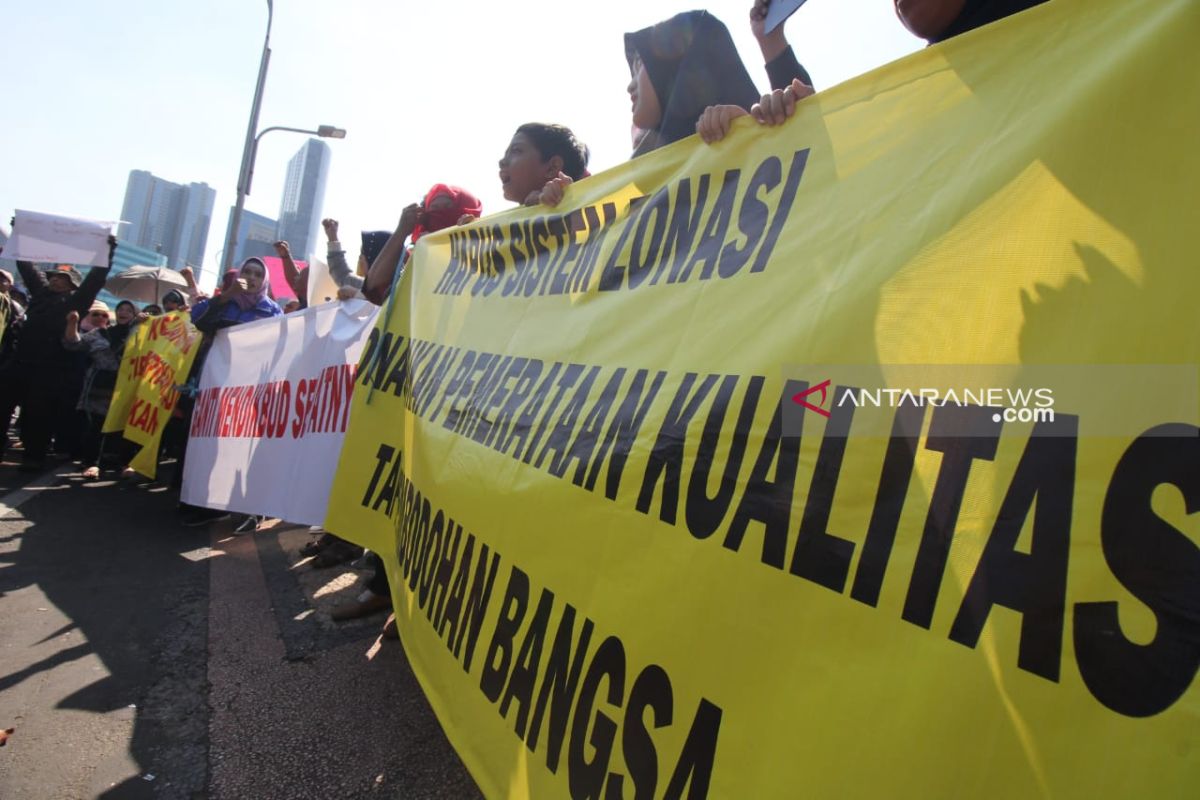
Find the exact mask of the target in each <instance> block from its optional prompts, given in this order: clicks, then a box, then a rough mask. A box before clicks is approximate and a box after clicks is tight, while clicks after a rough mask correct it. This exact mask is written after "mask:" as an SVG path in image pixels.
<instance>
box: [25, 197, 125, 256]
mask: <svg viewBox="0 0 1200 800" xmlns="http://www.w3.org/2000/svg"><path fill="white" fill-rule="evenodd" d="M116 224H117V223H116V222H104V221H100V220H92V219H81V218H78V217H61V216H58V215H56V214H42V213H40V212H38V211H22V210H20V209H18V210H17V213H16V216H15V217H14V218H13V231H12V237H11V238H10V239H9V240H8V243H7V244H6V245H5V246H4V257H5V258H12V259H21V260H22V261H34V262H45V263H63V264H76V265H79V266H93V267H106V266H108V236H109V234H111V233H112V229H113V228H114V227H115V226H116Z"/></svg>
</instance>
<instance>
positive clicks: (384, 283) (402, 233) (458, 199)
mask: <svg viewBox="0 0 1200 800" xmlns="http://www.w3.org/2000/svg"><path fill="white" fill-rule="evenodd" d="M482 213H483V204H482V203H480V202H479V200H478V199H477V198H476V197H475V195H473V194H471V193H470V192H468V191H467V190H466V189H461V188H459V187H457V186H449V185H447V184H444V183H435V184H434V185H433V187H432V188H430V190H429V191H428V192H426V194H425V199H424V200H422V201H421V202H420V203H413V204H412V205H409V206H407V207H406V208H405V209H404V211H403V212H402V213H401V214H400V222H399V223H397V225H396V230H395V232H393V233H392V235H391V237H389V238H388V240H387V244H385V245H384V246H383V250H382V251H380V253H379V257H378V258H376V259H375V261H374V262H373V263H372V264H371V270H370V272H368V273H367V280H366V282H365V283H364V284H363V294H364V295H366V297H367V299H368V300H370V301H371V302H372V303H375V304H376V305H383V303H384V302H385V301H386V300H387V297H388V294H389V293H390V292H391V290H392V285H393V283H394V280H393V279H394V278H395V275H396V269H397V267H400V266H401V265H402V264H403V263H404V262H405V261H406V260H407V259H408V253H407V251H406V250H405V248H404V242H405V240H406V239H408V238H409V237H410V236H411V237H412V243H414V244H415V243H416V241H417V239H419V238H421V235H422V234H424V233H433V232H434V231H440V230H442V229H443V228H449V227H450V226H452V225H454V224H456V223H457V222H458V221H459V220H461V219H462V218H463V217H464V216H470V217H478V216H479V215H480V214H482Z"/></svg>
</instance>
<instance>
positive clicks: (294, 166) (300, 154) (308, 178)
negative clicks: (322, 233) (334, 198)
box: [276, 139, 330, 260]
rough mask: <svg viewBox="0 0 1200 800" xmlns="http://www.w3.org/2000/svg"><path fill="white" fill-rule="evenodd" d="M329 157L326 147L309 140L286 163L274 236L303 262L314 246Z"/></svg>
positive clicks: (315, 140) (319, 142) (317, 140)
mask: <svg viewBox="0 0 1200 800" xmlns="http://www.w3.org/2000/svg"><path fill="white" fill-rule="evenodd" d="M329 157H330V150H329V145H327V144H325V143H324V142H322V141H321V140H320V139H309V140H308V141H307V142H305V143H304V146H303V147H301V148H300V150H299V151H297V153H296V155H294V156H292V160H291V161H289V162H288V169H287V180H286V181H285V182H284V185H283V202H282V203H280V205H279V225H278V227H277V228H276V237H277V238H279V239H282V240H284V241H285V242H287V243H288V246H289V247H290V248H291V251H292V254H293V255H294V256H295V257H296V258H297V259H299V260H306V259H307V258H308V257H309V255H310V254H311V253H312V252H313V250H314V249H315V248H316V245H317V228H318V227H319V226H320V222H321V206H322V205H323V204H324V202H325V178H326V177H327V176H328V174H329Z"/></svg>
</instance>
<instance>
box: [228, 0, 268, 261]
mask: <svg viewBox="0 0 1200 800" xmlns="http://www.w3.org/2000/svg"><path fill="white" fill-rule="evenodd" d="M274 18H275V7H274V6H273V5H272V4H271V0H267V33H266V35H265V36H264V37H263V50H262V59H261V60H260V61H259V63H258V83H257V84H256V85H255V87H254V102H253V103H252V104H251V106H250V124H249V125H248V126H247V128H246V143H245V144H244V145H242V166H241V168H240V169H239V170H238V183H237V204H236V205H235V206H234V209H233V218H232V219H231V220H230V221H229V230H228V231H226V233H225V269H226V270H228V269H230V268H232V266H233V265H232V261H233V251H234V249H235V248H236V247H237V232H238V228H239V227H240V226H241V224H242V206H243V205H244V204H245V202H246V191H245V187H246V173H247V169H248V167H249V166H250V154H251V152H252V151H253V149H254V132H255V131H256V130H258V110H259V108H260V107H261V106H262V96H263V88H265V87H266V85H267V64H269V63H270V62H271V21H272V20H273V19H274Z"/></svg>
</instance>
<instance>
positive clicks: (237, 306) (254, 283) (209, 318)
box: [192, 258, 283, 334]
mask: <svg viewBox="0 0 1200 800" xmlns="http://www.w3.org/2000/svg"><path fill="white" fill-rule="evenodd" d="M226 279H228V283H226V280H222V286H221V292H220V294H218V295H217V296H216V297H213V298H210V299H205V300H200V301H198V302H197V303H196V305H194V306H192V323H193V324H194V325H195V326H196V327H197V328H198V329H199V330H200V331H201V332H203V333H207V334H212V333H216V332H217V331H218V330H220V329H221V328H228V327H229V326H230V325H239V324H241V323H243V322H253V321H254V320H256V319H266V318H268V317H278V316H280V315H281V314H283V309H281V308H280V307H279V304H278V303H276V302H275V301H274V300H272V299H271V296H270V290H271V279H270V277H269V276H268V275H267V265H266V264H264V263H263V261H262V259H260V258H247V259H246V260H245V261H243V262H242V266H241V267H239V268H238V271H237V274H236V275H235V276H233V277H232V279H229V273H226Z"/></svg>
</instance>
